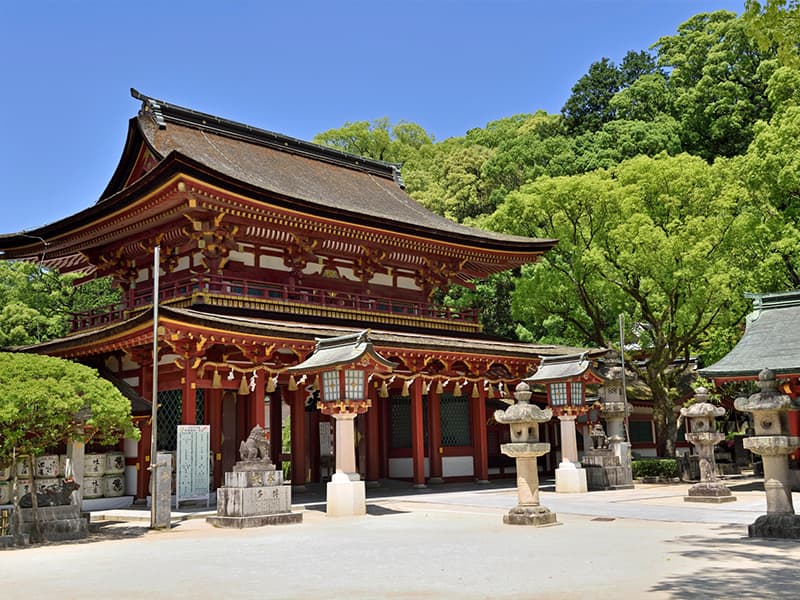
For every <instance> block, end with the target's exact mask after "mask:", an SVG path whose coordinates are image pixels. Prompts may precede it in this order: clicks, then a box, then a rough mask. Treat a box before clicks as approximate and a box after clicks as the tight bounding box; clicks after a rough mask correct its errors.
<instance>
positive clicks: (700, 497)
mask: <svg viewBox="0 0 800 600" xmlns="http://www.w3.org/2000/svg"><path fill="white" fill-rule="evenodd" d="M683 500H684V502H708V503H713V504H721V503H722V502H734V501H735V500H736V496H733V495H731V491H730V490H729V489H728V488H727V487H725V485H723V484H721V483H716V482H708V481H706V482H701V483H696V484H695V485H693V486H692V487H690V488H689V495H688V496H684V497H683Z"/></svg>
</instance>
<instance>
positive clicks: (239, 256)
mask: <svg viewBox="0 0 800 600" xmlns="http://www.w3.org/2000/svg"><path fill="white" fill-rule="evenodd" d="M228 259H229V260H232V261H235V262H240V263H242V264H245V265H247V266H248V267H253V266H255V264H256V256H255V254H253V253H252V252H239V251H237V250H231V251H230V253H228Z"/></svg>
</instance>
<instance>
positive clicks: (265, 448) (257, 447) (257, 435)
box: [239, 425, 269, 461]
mask: <svg viewBox="0 0 800 600" xmlns="http://www.w3.org/2000/svg"><path fill="white" fill-rule="evenodd" d="M265 434H266V431H265V430H264V428H263V427H261V426H260V425H256V426H255V427H253V429H251V430H250V435H248V436H247V439H246V440H245V441H243V442H242V443H241V444H239V456H241V458H242V460H265V461H269V443H268V442H267V438H266V435H265Z"/></svg>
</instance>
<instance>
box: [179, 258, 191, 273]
mask: <svg viewBox="0 0 800 600" xmlns="http://www.w3.org/2000/svg"><path fill="white" fill-rule="evenodd" d="M190 263H191V259H190V258H189V257H188V256H181V257H180V258H179V259H178V265H177V266H176V267H175V270H176V271H185V270H186V269H188V268H189V267H190V266H191V264H190Z"/></svg>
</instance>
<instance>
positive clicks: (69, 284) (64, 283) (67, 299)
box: [0, 261, 120, 347]
mask: <svg viewBox="0 0 800 600" xmlns="http://www.w3.org/2000/svg"><path fill="white" fill-rule="evenodd" d="M79 278H80V274H67V275H59V274H58V273H57V272H56V271H51V270H48V269H44V268H41V267H39V266H38V265H35V264H33V263H27V262H5V261H3V262H0V347H7V346H18V345H24V344H34V343H37V342H42V341H45V340H48V339H52V338H55V337H60V336H63V335H65V334H66V333H67V332H68V330H69V324H70V320H71V318H72V313H73V312H80V311H84V310H89V309H92V308H101V307H105V306H108V305H110V304H116V303H117V302H119V298H120V296H119V291H117V290H115V289H114V288H113V287H112V284H111V280H110V279H108V278H102V279H96V280H91V281H88V282H86V283H83V284H81V285H76V283H77V281H78V280H79Z"/></svg>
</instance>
